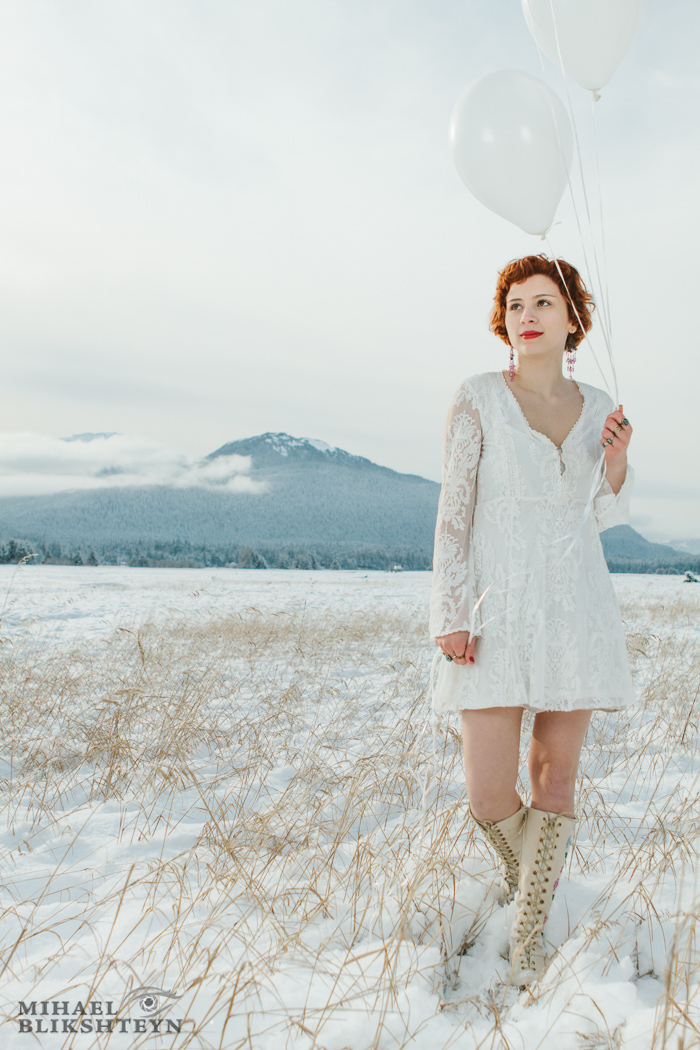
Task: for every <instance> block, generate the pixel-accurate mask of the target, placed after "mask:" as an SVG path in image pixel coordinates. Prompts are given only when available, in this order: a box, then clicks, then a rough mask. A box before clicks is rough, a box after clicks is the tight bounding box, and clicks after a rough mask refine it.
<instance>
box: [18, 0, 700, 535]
mask: <svg viewBox="0 0 700 1050" xmlns="http://www.w3.org/2000/svg"><path fill="white" fill-rule="evenodd" d="M0 28H1V29H2V31H1V32H0V121H1V133H2V144H3V150H2V153H3V162H2V166H1V168H0V191H1V192H0V222H1V228H2V236H1V237H0V278H1V279H0V288H1V290H2V292H1V294H2V304H1V309H0V334H1V338H2V346H3V351H4V353H3V379H4V384H3V386H4V397H3V407H4V415H3V421H2V430H3V433H2V434H1V435H0V473H2V474H3V475H4V476H2V477H0V494H9V493H13V492H22V493H24V492H37V491H55V490H56V488H57V487H59V488H60V487H75V486H76V484H83V483H85V484H90V485H94V484H95V481H94V479H93V477H92V474H94V468H95V456H98V458H99V456H100V455H103V461H104V464H105V465H109V463H110V462H118V463H119V464H120V465H121V464H126V465H128V464H130V463H132V462H133V461H134V457H136V458H137V459H138V458H139V457H141V458H142V459H146V460H148V459H149V457H151V458H152V459H153V462H154V464H155V466H154V468H153V470H154V478H158V479H162V478H163V477H170V476H172V477H176V476H177V477H178V478H180V479H181V480H180V483H182V478H183V477H186V476H193V475H192V474H190V475H188V471H190V472H191V471H193V470H194V471H196V466H195V465H196V461H197V460H198V458H199V457H201V456H203V455H205V454H206V453H208V452H211V451H213V450H214V449H216V448H218V447H219V446H221V445H223V444H224V443H226V442H228V441H232V440H235V439H238V438H243V437H249V436H252V435H254V434H260V433H263V432H265V431H286V432H288V433H291V434H293V435H295V436H306V437H311V438H319V439H321V440H323V441H327V442H328V443H329V444H331V445H335V446H339V447H341V448H344V449H347V450H348V451H349V452H352V453H355V454H358V455H363V456H367V457H368V458H370V459H372V460H374V461H375V462H378V463H381V464H385V465H387V466H390V467H393V468H394V469H396V470H400V471H406V472H411V473H417V474H422V475H424V476H425V477H429V478H433V479H435V480H439V477H440V438H441V434H442V427H443V422H444V417H445V412H446V409H447V405H448V402H449V399H450V397H451V395H452V393H453V391H454V389H455V388H456V387H457V385H458V384H459V383H460V382H461V381H462V380H463V379H464V378H465V377H466V376H468V375H471V374H473V373H476V372H483V371H490V370H493V369H497V368H504V367H506V366H507V349H506V347H505V345H504V344H503V343H501V342H500V341H499V340H497V339H496V338H495V337H494V336H492V335H491V334H490V333H489V332H488V314H489V308H490V302H491V297H492V295H493V287H494V283H495V278H496V274H497V271H498V269H499V268H501V267H502V266H503V265H504V264H505V263H506V262H507V261H508V260H509V259H511V258H513V257H516V256H519V255H524V254H532V253H536V252H539V251H541V250H542V249H543V245H542V242H541V241H540V240H539V239H538V238H537V237H533V236H530V235H528V234H525V233H522V232H521V231H520V230H519V229H518V228H517V227H515V226H513V225H511V224H510V223H508V222H506V221H505V220H504V219H501V218H499V217H498V216H496V215H494V214H493V213H491V212H490V211H488V210H487V209H486V208H485V207H484V206H483V205H481V204H479V203H478V201H476V200H475V199H474V198H473V197H472V196H471V195H470V194H469V192H468V191H467V190H466V188H465V187H464V186H463V184H462V183H461V182H460V180H459V177H458V176H457V174H456V172H455V170H454V168H453V165H452V161H451V159H450V155H449V150H448V144H447V127H448V123H449V118H450V113H451V110H452V107H453V105H454V103H455V101H456V100H457V98H458V96H459V95H460V94H461V92H462V91H463V90H464V88H465V87H466V86H467V85H468V84H469V83H470V82H471V81H472V80H474V79H475V78H477V77H479V76H482V75H483V74H485V73H487V72H491V71H493V70H498V69H506V68H514V69H521V70H524V71H526V72H529V73H531V74H533V75H535V76H539V77H541V78H543V79H545V80H546V81H547V83H549V85H550V86H551V87H552V88H554V90H556V91H557V92H558V94H559V95H560V97H561V98H562V99H563V100H564V101H565V98H566V96H565V89H564V85H563V82H562V78H561V74H560V73H559V72H558V71H557V70H556V69H555V68H554V67H553V66H552V65H551V64H550V63H549V61H548V60H547V59H544V60H543V61H544V68H543V66H542V64H541V61H540V58H539V55H538V52H537V48H536V45H535V43H534V41H533V40H532V38H531V36H530V34H529V32H528V30H527V27H526V25H525V21H524V19H523V16H522V13H521V6H520V2H519V0H461V2H457V0H255V2H253V0H61V2H60V3H58V4H57V3H56V2H55V0H5V3H4V4H3V7H2V25H1V26H0ZM699 39H700V5H699V4H697V3H696V2H695V0H649V3H648V11H647V14H646V18H645V21H644V23H643V26H642V29H641V31H640V33H639V35H638V37H637V39H636V40H635V42H634V44H633V45H632V48H631V50H630V52H629V53H628V55H627V57H626V58H625V60H624V61H623V63H622V65H621V66H620V68H619V69H618V71H617V73H616V74H615V76H614V78H613V79H612V81H611V83H610V84H609V86H608V87H607V88H606V89H604V91H603V97H602V99H601V101H600V102H598V103H597V104H596V110H595V125H596V130H597V141H598V156H599V162H600V169H601V175H602V194H603V203H604V222H605V237H606V246H607V258H608V282H607V284H608V292H609V297H610V303H611V310H612V317H613V325H614V355H615V362H616V367H617V373H618V381H619V390H620V399H621V401H622V403H623V404H624V407H625V411H626V413H627V415H628V416H629V418H630V420H631V421H632V423H633V426H634V428H635V434H634V439H633V445H632V448H631V451H630V461H631V462H632V463H633V464H634V466H635V468H636V472H637V490H636V498H635V500H634V505H633V517H632V521H631V523H632V524H633V525H634V526H635V527H636V528H638V529H639V530H640V531H641V532H642V533H643V534H644V535H646V536H649V537H650V538H659V539H674V538H675V539H681V538H684V537H698V536H700V478H699V472H698V467H697V458H698V448H699V447H700V424H699V423H698V418H699V414H698V411H697V405H698V391H699V389H700V365H699V363H698V362H699V359H700V346H699V345H698V344H699V339H698V329H696V327H695V323H694V321H695V311H696V309H697V306H696V304H697V300H698V288H697V282H698V278H697V272H698V267H697V261H696V260H697V246H698V234H699V232H700V231H699V229H698V227H699V226H700V223H699V222H698V211H699V209H698V206H697V203H696V200H697V185H698V176H697V172H698V170H700V143H699V142H698V137H697V125H698V121H697V113H698V102H699V101H700V91H699V90H698V73H697V68H698V67H697V57H696V50H697V43H698V40H699ZM569 87H570V93H571V100H572V104H573V107H574V113H575V117H576V123H577V128H578V129H579V133H580V136H581V141H582V145H583V153H584V162H585V164H586V170H587V173H588V174H587V184H588V185H589V188H590V189H591V191H592V192H593V191H594V190H595V186H596V178H595V164H594V153H593V139H592V104H591V101H590V94H589V93H587V92H584V91H583V90H582V89H580V88H578V87H577V86H576V85H575V84H573V83H571V82H569ZM557 218H558V220H559V224H558V225H557V226H556V227H555V228H554V230H553V231H552V234H551V237H550V240H551V244H552V247H553V249H554V251H556V252H557V253H558V254H561V255H564V256H565V257H566V258H568V259H569V260H570V261H571V262H573V263H574V264H575V265H578V266H580V267H581V268H582V270H583V271H584V272H585V270H586V267H585V260H584V258H583V249H582V239H581V236H580V234H579V230H578V226H577V222H576V219H575V215H574V211H573V209H572V207H571V203H570V201H569V200H568V199H567V200H565V201H564V202H563V203H562V206H561V207H560V209H559V212H558V214H557ZM598 248H599V250H600V248H601V245H600V239H598ZM594 349H595V350H596V352H597V353H598V352H599V351H600V353H599V357H602V358H604V356H605V355H604V351H603V349H602V342H601V340H600V336H599V334H598V336H597V340H596V333H595V332H594ZM578 357H579V360H578V363H577V366H576V376H577V377H578V378H580V379H582V380H583V381H586V382H590V383H593V384H595V385H596V386H602V387H605V386H606V380H607V385H609V384H610V377H609V372H608V374H607V376H606V377H605V378H602V377H601V375H600V373H599V372H598V369H597V368H596V366H595V364H594V362H593V360H592V357H591V355H590V352H588V351H587V350H586V349H585V344H584V347H583V348H582V349H581V350H580V351H579V355H578ZM84 431H93V432H105V431H106V432H112V431H116V432H118V433H120V434H122V435H124V436H125V437H124V439H123V440H122V441H120V442H119V443H118V445H119V447H118V449H116V450H115V449H114V448H112V451H110V452H109V453H106V452H104V454H103V453H102V452H100V453H98V452H97V451H95V452H94V454H92V456H88V455H87V453H86V452H85V445H84V443H82V442H71V443H68V444H66V443H63V442H58V441H57V439H58V438H60V437H64V436H67V435H72V434H76V433H80V432H84ZM108 444H111V445H112V446H114V445H115V442H114V440H112V441H111V442H110V443H108V442H101V443H100V445H101V446H104V448H107V446H108ZM166 464H171V465H172V464H176V465H177V467H176V468H173V470H174V473H173V472H172V470H171V467H170V466H166ZM244 467H245V464H242V465H241V472H240V475H239V478H240V481H239V485H240V486H245V484H246V481H245V480H244V474H245V471H244ZM168 471H171V473H170V474H169V473H168ZM81 475H82V480H81ZM109 477H110V476H109V475H107V476H105V478H104V483H109ZM200 481H201V478H200ZM100 483H101V482H100Z"/></svg>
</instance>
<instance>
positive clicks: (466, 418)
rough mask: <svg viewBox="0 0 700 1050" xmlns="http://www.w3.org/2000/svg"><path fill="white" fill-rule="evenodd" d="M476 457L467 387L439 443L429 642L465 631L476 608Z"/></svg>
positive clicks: (475, 419)
mask: <svg viewBox="0 0 700 1050" xmlns="http://www.w3.org/2000/svg"><path fill="white" fill-rule="evenodd" d="M480 454H481V419H480V416H479V410H478V408H477V406H476V403H475V400H474V395H473V393H472V391H471V390H470V388H469V384H468V382H466V383H463V384H462V385H461V386H460V387H459V389H458V390H457V392H456V394H455V395H454V397H453V399H452V403H451V405H450V408H449V411H448V413H447V421H446V423H445V430H444V434H443V441H442V488H441V489H440V499H439V502H438V513H437V523H436V525H435V546H434V548H433V579H432V585H431V591H430V634H431V637H433V638H438V637H442V636H443V635H446V634H452V633H453V632H455V631H467V630H469V625H470V622H471V618H472V611H473V609H474V606H475V604H476V598H477V595H476V588H475V582H474V572H473V565H472V563H471V557H470V554H471V551H470V546H469V537H470V533H471V525H472V515H473V513H474V501H475V497H476V475H477V469H478V466H479V456H480ZM477 615H478V614H477Z"/></svg>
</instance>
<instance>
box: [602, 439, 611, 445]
mask: <svg viewBox="0 0 700 1050" xmlns="http://www.w3.org/2000/svg"><path fill="white" fill-rule="evenodd" d="M612 443H613V439H612V438H606V439H605V441H604V442H603V444H604V445H612Z"/></svg>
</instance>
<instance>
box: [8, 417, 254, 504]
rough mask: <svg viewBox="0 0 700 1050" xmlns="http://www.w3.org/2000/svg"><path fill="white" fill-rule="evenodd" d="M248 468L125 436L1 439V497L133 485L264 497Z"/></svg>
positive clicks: (239, 461) (246, 462)
mask: <svg viewBox="0 0 700 1050" xmlns="http://www.w3.org/2000/svg"><path fill="white" fill-rule="evenodd" d="M250 467H251V457H250V456H237V455H231V456H217V458H216V459H214V460H202V459H192V458H191V457H188V456H186V455H185V454H183V453H182V452H179V451H178V450H177V449H175V448H173V447H172V446H170V445H166V444H164V443H162V442H158V441H153V440H151V439H149V438H142V437H137V436H131V435H127V434H116V433H109V434H74V435H71V436H70V437H66V438H57V437H53V436H52V435H50V434H40V433H36V432H34V431H15V432H12V433H0V496H41V495H49V494H51V493H54V492H65V491H69V490H75V489H97V488H124V487H126V486H133V485H139V486H146V485H170V486H172V487H173V488H208V489H216V490H217V491H219V492H221V491H225V492H250V493H257V492H263V491H265V488H266V486H265V484H264V482H257V481H254V480H253V478H251V477H250V476H249V471H250Z"/></svg>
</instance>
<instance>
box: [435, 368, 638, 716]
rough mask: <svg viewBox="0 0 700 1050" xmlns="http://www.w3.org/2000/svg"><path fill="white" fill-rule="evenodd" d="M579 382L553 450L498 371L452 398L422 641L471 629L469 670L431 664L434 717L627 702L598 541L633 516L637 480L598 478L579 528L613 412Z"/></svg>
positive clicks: (617, 624)
mask: <svg viewBox="0 0 700 1050" xmlns="http://www.w3.org/2000/svg"><path fill="white" fill-rule="evenodd" d="M577 386H578V388H579V390H580V391H581V393H582V395H583V398H584V404H583V407H582V409H581V414H580V416H579V418H578V420H577V422H576V423H575V425H574V426H573V428H572V429H571V430H570V432H569V434H568V435H567V437H566V438H565V440H564V441H563V442H562V444H561V446H560V447H557V446H556V445H555V444H554V442H553V441H551V440H550V439H549V438H548V437H545V435H544V434H540V433H538V432H537V431H535V430H533V429H532V428H531V427H530V425H529V424H528V422H527V420H526V419H525V416H524V415H523V412H522V409H521V408H520V405H519V404H518V402H517V400H516V399H515V396H514V394H513V393H512V391H511V390H510V389H509V387H508V379H507V378H506V377H505V376H504V375H503V373H502V372H484V373H482V374H481V375H475V376H472V377H471V378H470V379H467V380H465V382H463V383H462V384H461V386H460V387H459V388H458V390H457V391H456V393H455V395H454V397H453V399H452V404H451V406H450V410H449V413H448V416H447V422H446V424H445V433H444V438H443V479H442V489H441V491H440V501H439V506H438V517H437V525H436V528H435V548H434V554H433V580H432V589H431V596H430V634H431V636H432V637H433V638H435V637H438V636H441V635H446V634H450V633H452V632H453V631H468V630H470V627H471V628H472V629H473V631H474V633H475V634H476V635H477V642H476V650H475V661H476V662H475V663H474V664H466V665H460V664H455V663H450V662H448V661H447V660H445V659H444V657H442V656H440V658H439V664H438V670H437V680H436V684H435V690H434V701H433V702H434V706H435V709H436V710H437V711H460V710H462V709H464V708H482V707H525V708H530V709H531V710H534V711H572V710H576V709H579V708H601V709H602V710H605V711H613V710H619V709H620V708H624V707H627V706H628V705H629V704H631V703H632V702H633V701H634V699H635V691H634V685H633V682H632V677H631V675H630V670H629V664H628V661H627V653H626V648H625V636H624V631H623V626H622V620H621V616H620V608H619V605H618V603H617V598H616V596H615V592H614V590H613V586H612V581H611V579H610V573H609V571H608V567H607V565H606V563H605V558H604V556H603V549H602V545H601V542H600V536H599V532H600V531H601V530H602V529H607V528H610V526H611V525H619V524H622V523H624V522H626V521H627V520H628V506H629V497H630V491H631V488H632V482H633V471H632V468H631V467H630V466H628V467H627V474H626V477H625V482H624V484H623V486H622V488H621V489H620V492H619V493H618V494H617V495H615V494H614V493H613V491H612V488H611V487H610V484H609V482H608V481H607V479H603V481H602V484H601V486H600V488H599V490H598V493H597V495H596V496H595V499H594V501H593V505H592V508H589V513H588V514H587V516H586V517H585V520H584V511H585V509H586V505H587V503H588V501H589V494H590V491H591V482H592V478H593V472H594V469H595V466H596V462H597V460H598V459H599V457H600V452H601V450H602V445H601V444H600V437H601V431H602V429H603V424H604V422H605V419H606V416H607V415H608V413H609V412H612V411H613V410H614V407H615V406H614V405H613V403H612V399H611V398H610V397H609V395H608V394H606V393H605V392H604V391H603V390H599V389H598V388H597V387H594V386H590V385H589V384H587V383H577ZM574 537H575V538H574ZM487 588H488V589H487ZM484 592H486V594H485V597H484V598H483V601H482V602H481V604H480V605H479V607H478V609H477V610H476V613H474V609H475V607H476V604H477V601H478V599H479V598H480V597H481V595H482V594H484Z"/></svg>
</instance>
